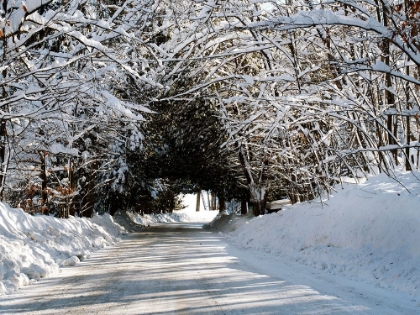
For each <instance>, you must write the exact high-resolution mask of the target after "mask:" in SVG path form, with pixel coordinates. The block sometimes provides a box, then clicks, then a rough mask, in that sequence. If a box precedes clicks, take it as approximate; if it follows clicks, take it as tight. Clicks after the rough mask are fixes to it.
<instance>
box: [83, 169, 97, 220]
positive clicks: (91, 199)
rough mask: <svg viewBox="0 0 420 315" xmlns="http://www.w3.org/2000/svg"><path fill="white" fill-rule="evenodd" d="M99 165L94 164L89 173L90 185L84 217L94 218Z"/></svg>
mask: <svg viewBox="0 0 420 315" xmlns="http://www.w3.org/2000/svg"><path fill="white" fill-rule="evenodd" d="M96 167H97V163H96V162H94V163H93V164H92V168H91V170H90V173H89V183H88V187H87V192H86V197H85V198H86V204H85V207H84V211H83V216H85V217H88V218H91V217H92V216H93V209H94V204H95V192H94V191H95V175H96V172H95V171H96Z"/></svg>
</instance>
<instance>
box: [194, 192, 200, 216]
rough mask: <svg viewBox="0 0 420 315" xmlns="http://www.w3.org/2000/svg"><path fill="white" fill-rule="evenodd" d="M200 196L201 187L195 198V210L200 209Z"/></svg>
mask: <svg viewBox="0 0 420 315" xmlns="http://www.w3.org/2000/svg"><path fill="white" fill-rule="evenodd" d="M200 197H201V189H200V190H199V191H198V192H197V200H196V203H195V211H197V212H199V211H200Z"/></svg>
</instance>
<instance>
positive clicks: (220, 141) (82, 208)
mask: <svg viewBox="0 0 420 315" xmlns="http://www.w3.org/2000/svg"><path fill="white" fill-rule="evenodd" d="M419 18H420V1H412V0H396V1H394V0H337V1H329V0H320V1H313V0H295V1H291V0H278V1H265V0H208V1H207V0H195V1H186V0H185V1H184V0H171V1H170V0H125V1H122V0H114V1H109V0H28V1H26V2H25V1H20V0H3V1H1V2H0V55H1V57H0V60H1V61H0V90H1V99H0V160H1V163H0V165H1V171H0V197H1V199H2V201H4V202H7V203H9V204H10V205H12V206H13V207H21V208H23V209H24V210H25V211H27V212H29V213H43V214H47V215H48V214H51V215H56V216H58V217H68V216H69V215H78V216H88V217H89V216H92V214H93V213H94V212H99V213H104V212H109V213H111V214H113V213H114V212H115V211H116V210H118V209H132V210H135V211H137V212H141V213H153V212H161V211H163V212H168V211H169V212H171V211H172V210H173V209H175V208H176V207H177V203H178V200H177V196H178V195H179V194H180V193H189V192H199V191H201V190H209V191H211V192H212V193H213V194H214V195H217V197H218V200H219V204H220V209H221V210H223V209H224V207H225V203H226V201H229V200H232V199H235V200H238V201H240V202H241V203H242V205H244V204H246V203H247V202H249V203H250V204H252V205H253V207H252V209H253V213H254V215H259V214H263V213H264V209H265V204H266V202H267V201H270V200H276V199H281V198H286V197H287V198H289V199H290V200H291V202H292V203H297V202H301V201H305V200H312V199H314V198H318V197H319V196H321V195H322V194H325V193H329V192H331V191H332V190H333V189H334V187H335V186H336V185H337V184H340V183H344V182H354V183H357V182H358V181H359V180H360V179H362V178H365V177H367V176H368V175H369V174H379V173H385V174H387V175H388V176H390V177H393V173H394V170H395V169H396V168H403V169H405V170H407V171H410V170H414V169H418V167H419V163H420V151H419V148H420V143H419V142H420V130H419V122H420V121H419V105H418V104H419V97H420V91H419V87H420V77H419V76H420V34H419V32H420V20H419Z"/></svg>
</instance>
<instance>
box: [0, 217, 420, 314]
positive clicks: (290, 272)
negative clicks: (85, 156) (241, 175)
mask: <svg viewBox="0 0 420 315" xmlns="http://www.w3.org/2000/svg"><path fill="white" fill-rule="evenodd" d="M418 311H420V308H418V305H416V303H414V302H413V301H410V299H407V297H406V296H398V295H396V294H394V293H390V292H387V291H386V290H381V289H377V288H370V287H368V286H366V285H363V284H359V283H353V282H350V281H347V280H342V281H341V280H340V281H339V282H338V280H337V278H336V277H333V276H331V277H330V276H329V275H326V274H325V272H324V273H321V272H318V271H316V270H314V269H308V267H305V266H295V265H292V264H286V263H282V262H281V258H280V257H278V258H276V257H273V256H270V255H266V254H262V253H258V252H250V251H246V250H240V249H236V248H234V247H232V246H231V245H229V244H228V243H226V241H225V240H224V239H223V237H221V236H219V235H218V234H216V233H212V232H208V231H205V230H203V229H201V225H199V224H172V225H162V226H157V227H151V228H147V229H145V231H143V232H140V233H133V234H130V235H129V236H128V237H127V238H126V239H124V240H122V241H121V242H120V243H118V244H116V245H115V246H113V247H110V248H107V249H104V250H101V251H98V252H96V253H94V254H93V255H92V257H91V258H89V259H88V260H86V261H84V262H82V263H80V264H79V265H78V266H76V267H68V268H64V269H62V272H61V273H60V274H58V275H57V276H55V277H53V278H49V279H43V280H41V281H39V282H37V283H36V284H34V285H32V286H29V287H25V288H23V289H21V290H19V291H18V292H16V293H14V294H13V295H10V296H1V297H0V314H43V315H45V314H89V315H90V314H118V315H120V314H150V315H151V314H153V315H157V314H162V315H163V314H164V315H169V314H185V315H190V314H226V315H227V314H259V315H263V314H286V315H292V314H317V315H321V314H330V315H339V314H381V315H386V314H390V315H391V314H393V315H394V314H420V312H418Z"/></svg>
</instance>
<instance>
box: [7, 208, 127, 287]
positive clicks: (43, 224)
mask: <svg viewBox="0 0 420 315" xmlns="http://www.w3.org/2000/svg"><path fill="white" fill-rule="evenodd" d="M124 233H126V232H125V230H124V229H123V228H122V227H121V226H119V225H117V224H116V223H115V222H113V218H112V217H111V216H110V215H108V214H105V215H103V216H94V217H93V218H92V219H86V218H75V217H71V218H69V219H58V218H54V217H49V216H31V215H29V214H27V213H25V212H24V211H23V210H22V209H14V208H10V207H9V206H8V205H6V204H4V203H0V295H1V294H10V293H13V292H14V291H16V290H17V289H19V288H20V287H22V286H26V285H30V284H31V283H33V282H35V281H36V280H39V279H40V278H45V277H49V276H51V275H53V274H55V273H57V272H58V271H59V267H60V266H74V265H76V264H77V263H78V262H79V261H81V260H84V259H85V258H88V257H89V256H90V254H91V253H92V252H94V251H96V250H99V249H102V248H104V247H107V246H110V245H112V244H115V242H117V241H119V240H120V238H119V237H120V236H121V235H123V234H124Z"/></svg>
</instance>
